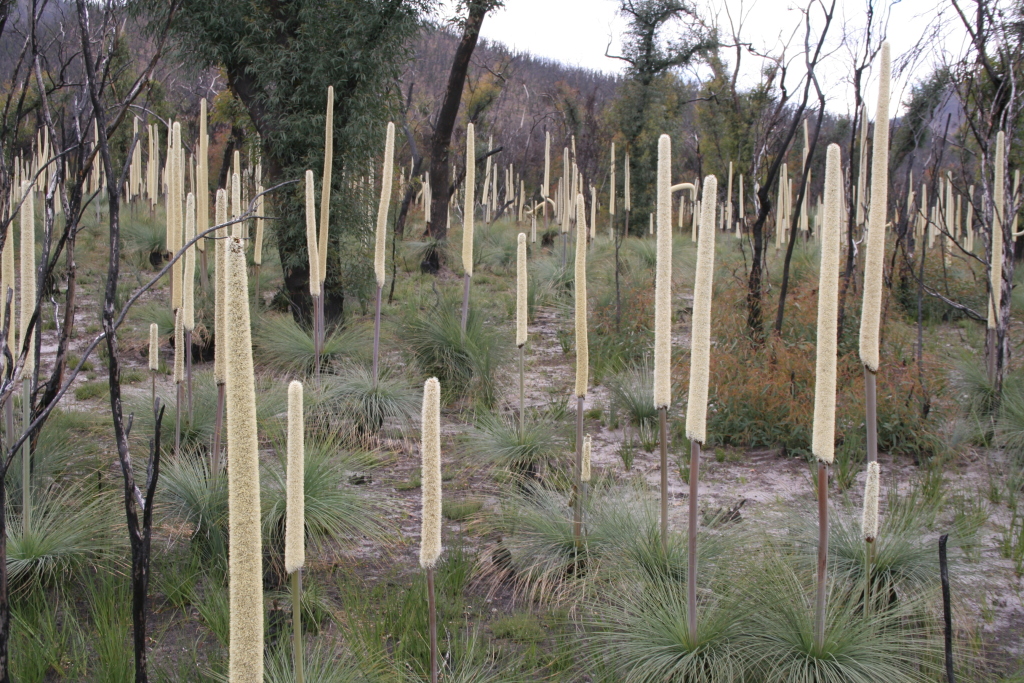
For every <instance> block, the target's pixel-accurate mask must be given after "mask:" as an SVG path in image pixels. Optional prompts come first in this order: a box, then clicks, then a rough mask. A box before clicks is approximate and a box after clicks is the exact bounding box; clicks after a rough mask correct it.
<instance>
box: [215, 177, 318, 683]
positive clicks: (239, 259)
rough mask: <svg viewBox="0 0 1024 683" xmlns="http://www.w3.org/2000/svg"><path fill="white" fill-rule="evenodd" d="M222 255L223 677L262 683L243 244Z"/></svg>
mask: <svg viewBox="0 0 1024 683" xmlns="http://www.w3.org/2000/svg"><path fill="white" fill-rule="evenodd" d="M309 175H312V174H311V173H310V174H309ZM307 179H308V176H307ZM307 194H308V192H307ZM226 256H227V257H226V258H225V266H226V268H225V270H226V273H225V278H224V290H225V294H226V295H227V296H226V300H225V302H224V303H225V311H224V320H225V323H226V327H227V330H226V332H227V334H226V339H225V341H226V342H227V343H226V351H227V358H226V363H225V366H226V367H225V371H226V375H227V383H228V398H229V399H230V400H229V403H228V420H227V427H228V429H227V432H228V530H229V534H228V538H229V552H228V592H229V604H230V638H229V645H228V678H229V680H230V681H231V683H262V682H263V549H262V540H261V533H260V462H259V439H258V436H257V431H256V430H257V425H256V384H255V375H254V373H253V360H252V339H251V336H250V334H251V333H250V323H249V288H248V283H247V276H246V263H245V245H244V242H243V241H242V240H241V239H240V238H237V237H232V238H231V240H230V243H229V244H228V245H227V250H226Z"/></svg>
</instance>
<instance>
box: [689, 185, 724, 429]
mask: <svg viewBox="0 0 1024 683" xmlns="http://www.w3.org/2000/svg"><path fill="white" fill-rule="evenodd" d="M702 189H703V190H704V195H703V199H702V201H701V207H700V208H701V214H700V233H699V234H698V236H697V275H696V278H695V279H694V283H693V320H692V322H691V324H690V392H689V397H688V399H687V403H686V437H687V438H688V439H691V440H692V441H697V442H698V443H701V444H704V443H707V441H706V434H705V430H706V429H707V415H708V372H709V370H710V364H711V290H712V285H713V282H714V274H715V208H716V207H717V205H718V201H717V198H718V178H716V177H715V176H713V175H709V176H706V177H705V178H704V184H703V188H702Z"/></svg>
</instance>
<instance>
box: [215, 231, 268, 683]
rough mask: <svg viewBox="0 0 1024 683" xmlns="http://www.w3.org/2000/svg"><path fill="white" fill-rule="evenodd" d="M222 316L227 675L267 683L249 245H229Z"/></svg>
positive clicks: (245, 682) (237, 681) (236, 241)
mask: <svg viewBox="0 0 1024 683" xmlns="http://www.w3.org/2000/svg"><path fill="white" fill-rule="evenodd" d="M227 252H228V253H227V257H226V259H225V261H226V264H225V265H226V273H225V278H224V284H225V286H224V289H225V293H226V301H225V307H224V308H225V310H224V320H225V323H226V325H227V349H226V350H227V359H226V363H225V366H226V368H225V370H226V375H227V384H228V398H229V399H230V400H229V402H228V419H227V424H228V529H229V547H228V577H229V578H228V591H229V599H230V638H229V643H228V680H229V681H231V683H263V547H262V541H261V538H260V463H259V441H258V438H257V431H256V429H257V425H256V380H255V375H254V374H253V362H252V338H251V335H250V326H249V287H248V283H247V275H246V263H245V245H244V243H243V242H242V240H241V239H240V238H237V237H233V238H231V240H230V245H229V246H228V249H227Z"/></svg>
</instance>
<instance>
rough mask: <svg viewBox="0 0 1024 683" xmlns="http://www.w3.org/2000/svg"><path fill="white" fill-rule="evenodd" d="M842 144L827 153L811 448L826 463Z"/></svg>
mask: <svg viewBox="0 0 1024 683" xmlns="http://www.w3.org/2000/svg"><path fill="white" fill-rule="evenodd" d="M840 164H841V159H840V151H839V145H837V144H834V143H833V144H831V145H829V146H828V152H827V153H826V156H825V222H824V226H823V227H822V230H821V269H820V271H819V272H820V275H819V278H820V281H819V284H818V338H817V347H818V352H817V360H816V364H815V381H814V433H813V439H812V442H811V451H812V452H813V453H814V455H815V456H816V457H817V458H818V460H820V461H822V462H824V463H829V464H831V463H832V459H833V458H834V456H835V430H836V354H837V352H838V345H837V340H836V324H837V320H838V317H839V310H838V309H839V233H840V228H839V224H840V200H841V197H840V193H841V192H842V175H841V173H842V171H841V166H840Z"/></svg>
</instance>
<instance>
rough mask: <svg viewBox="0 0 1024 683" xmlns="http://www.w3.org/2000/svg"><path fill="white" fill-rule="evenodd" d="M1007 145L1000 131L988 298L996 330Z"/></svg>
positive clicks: (1000, 292) (991, 323) (991, 326)
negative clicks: (990, 291) (1004, 154)
mask: <svg viewBox="0 0 1024 683" xmlns="http://www.w3.org/2000/svg"><path fill="white" fill-rule="evenodd" d="M1005 147H1006V134H1005V133H1003V131H999V134H998V135H996V162H995V167H996V172H995V182H993V183H992V205H993V207H994V209H995V210H994V211H993V212H992V268H991V271H990V273H989V278H990V279H989V286H990V287H991V288H992V296H990V297H989V300H988V329H990V330H994V329H995V328H996V325H997V321H998V320H999V312H1000V309H1001V308H1002V299H1003V212H1004V211H1005V210H1006V208H1005V206H1006V201H1005V194H1006V188H1005V185H1006V175H1005V174H1006V168H1005V163H1004V161H1003V159H1004V156H1003V151H1004V148H1005Z"/></svg>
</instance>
